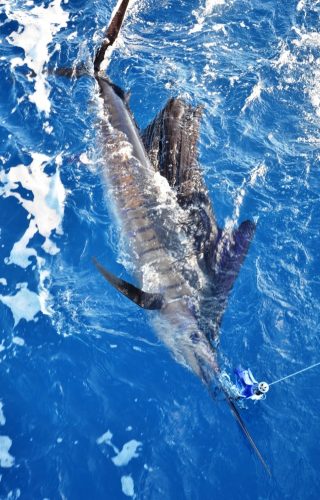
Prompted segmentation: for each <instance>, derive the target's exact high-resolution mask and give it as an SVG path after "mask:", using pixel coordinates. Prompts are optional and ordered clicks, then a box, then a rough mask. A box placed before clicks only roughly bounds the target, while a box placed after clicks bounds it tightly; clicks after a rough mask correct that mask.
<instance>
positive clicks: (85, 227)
mask: <svg viewBox="0 0 320 500" xmlns="http://www.w3.org/2000/svg"><path fill="white" fill-rule="evenodd" d="M114 8H115V2H111V1H108V2H105V1H102V0H96V1H93V0H86V1H84V0H69V1H66V0H65V1H63V0H47V1H44V0H39V1H33V0H30V1H22V0H21V1H20V0H1V1H0V16H1V43H0V52H1V54H0V64H1V75H2V78H1V85H0V89H1V99H0V120H1V121H0V127H1V129H0V130H1V151H0V161H1V170H0V205H1V208H0V218H1V223H0V262H1V269H0V318H1V322H0V325H1V339H0V370H1V389H0V426H1V428H0V498H8V499H9V498H10V499H17V498H68V499H69V498H70V499H72V498H95V499H100V498H112V499H117V498H119V499H120V498H125V497H126V496H127V497H128V496H129V497H134V498H141V499H142V498H148V499H149V498H150V499H158V498H159V499H160V498H170V499H171V498H172V499H173V498H174V499H180V498H181V499H196V498H199V499H200V498H201V499H209V498H213V497H215V498H226V499H229V498H230V499H236V498H242V499H255V498H258V497H259V498H272V499H280V498H281V499H282V498H294V499H315V498H317V497H318V491H319V486H320V485H319V463H320V462H319V449H318V440H317V436H318V433H319V423H320V421H319V412H318V408H319V395H318V393H317V391H316V390H314V387H317V380H318V375H319V372H317V368H315V369H314V370H313V371H309V372H307V373H305V374H304V375H301V376H299V377H297V378H292V379H290V381H288V382H283V383H281V384H279V385H276V386H275V387H274V388H273V389H272V392H271V391H270V393H269V394H268V399H267V400H265V401H263V402H262V403H261V402H260V403H259V404H256V405H247V409H246V410H243V413H244V418H245V420H246V422H247V423H248V425H249V426H250V431H251V432H252V434H253V435H254V436H255V437H256V438H257V437H258V441H259V448H260V449H261V451H262V452H263V455H264V456H265V457H267V458H268V463H269V465H270V467H271V469H272V473H273V477H272V479H271V480H270V479H268V478H267V477H266V476H265V474H264V472H263V470H262V469H261V468H260V466H259V464H258V463H257V462H256V461H255V460H254V459H253V457H252V456H251V451H250V449H249V447H247V445H246V444H245V441H244V439H243V437H242V435H241V433H240V431H239V429H238V428H237V427H236V426H235V425H234V423H233V421H232V417H231V416H230V414H229V411H228V408H226V406H225V405H224V404H223V403H222V402H220V398H219V397H218V398H217V402H216V404H215V403H212V401H210V399H209V398H208V396H207V394H206V392H205V390H203V387H202V385H201V384H200V382H199V381H198V380H197V379H196V378H195V377H193V376H192V374H191V373H190V372H189V371H187V370H185V369H184V368H183V367H182V366H181V365H179V364H177V363H175V361H174V359H172V358H171V357H170V354H169V353H168V351H167V349H166V348H165V347H164V346H163V345H162V344H160V343H159V342H158V340H157V338H156V336H155V335H154V333H153V331H152V330H151V328H150V325H149V323H148V319H147V315H145V314H144V312H143V311H140V310H137V309H136V307H135V306H134V305H133V304H131V303H128V302H127V301H126V300H125V298H122V297H119V296H118V295H117V294H116V292H113V291H112V290H110V289H109V288H107V287H106V285H105V283H104V282H103V281H102V280H100V277H99V276H98V275H97V272H96V270H95V268H94V267H93V266H92V262H91V259H92V257H93V256H96V257H98V258H99V259H100V260H103V261H104V262H106V263H108V266H109V269H110V270H111V271H113V272H114V273H115V274H117V275H121V276H122V277H123V278H124V279H127V280H130V274H127V273H128V272H130V271H132V270H133V269H132V262H131V260H130V255H129V254H128V248H127V245H126V241H123V240H121V238H120V239H119V233H118V226H117V222H116V220H115V218H114V213H113V211H112V207H110V203H106V199H105V187H104V185H103V182H102V178H101V175H100V173H101V165H102V160H103V158H102V149H101V144H100V143H99V140H98V139H99V137H98V135H99V134H98V130H97V124H98V123H99V113H100V111H101V105H100V102H99V99H98V93H97V88H96V86H95V83H94V79H93V78H92V74H91V76H90V74H89V75H87V76H83V77H82V78H76V79H68V78H61V77H58V76H57V70H58V69H60V68H70V67H73V68H76V67H77V66H81V65H84V66H85V67H86V68H88V69H89V73H90V71H91V72H92V64H93V55H94V53H95V50H96V49H97V47H98V46H99V44H100V43H101V40H102V37H103V33H104V32H105V29H106V26H107V25H108V22H109V20H110V17H111V14H112V12H114ZM319 13H320V3H319V2H318V1H314V0H299V1H298V0H295V1H291V0H290V1H289V0H285V1H283V2H276V1H275V0H270V1H268V2H260V1H258V0H253V1H249V0H207V1H205V0H197V1H195V0H191V1H184V0H179V1H176V0H164V1H163V2H156V1H154V0H136V1H135V2H133V3H132V5H131V6H130V10H129V12H128V15H127V17H126V20H125V23H124V25H123V27H122V30H121V32H120V35H119V38H118V40H117V42H116V44H115V46H113V50H112V53H110V54H109V55H108V61H107V67H108V76H109V77H110V78H111V80H112V81H113V82H114V83H115V84H117V85H119V86H120V87H121V88H122V89H124V90H125V91H127V92H129V91H130V92H131V97H130V107H131V109H132V111H133V114H134V116H135V120H136V122H137V124H138V126H139V127H140V129H141V130H143V129H144V128H145V127H146V126H147V125H148V124H149V123H150V122H151V121H152V120H153V118H154V117H155V115H156V114H157V113H159V111H160V110H161V109H163V107H164V105H165V104H166V102H167V100H168V99H170V98H171V97H173V96H174V97H177V96H179V97H181V98H183V99H185V100H186V101H187V102H188V103H189V104H191V105H193V106H203V112H202V120H201V128H200V140H199V161H200V164H201V167H202V169H203V172H204V177H205V182H206V186H207V188H208V190H209V194H210V198H211V200H212V202H213V205H214V210H215V215H216V218H217V221H218V225H219V226H220V227H227V228H229V230H230V231H232V229H234V228H235V227H237V226H238V225H239V223H240V222H241V221H242V220H245V219H247V218H254V220H255V221H256V223H257V230H256V234H255V238H254V242H253V244H252V246H251V248H250V252H249V254H248V257H247V259H246V261H245V263H244V265H243V267H242V269H241V272H240V274H239V277H238V279H237V282H236V284H235V286H234V288H233V291H232V294H231V297H230V300H229V303H228V308H227V310H226V313H225V315H224V318H223V322H222V325H221V333H220V345H219V359H220V365H221V366H222V368H223V369H224V370H225V371H226V372H228V373H232V370H233V367H235V366H236V365H237V364H239V363H241V364H242V365H244V366H250V367H251V368H252V370H253V372H254V374H255V376H256V377H258V378H261V379H265V380H267V381H269V382H271V381H273V380H276V379H278V378H280V377H282V376H284V375H286V374H288V373H291V372H294V371H297V370H299V369H300V368H303V367H305V366H307V365H309V364H312V363H315V362H317V361H318V360H319V357H318V356H319V335H318V328H319V327H318V325H319V258H320V254H319V230H320V224H319V208H320V207H319V204H320V203H319V188H320V186H319V159H320V158H319V141H320V139H319V137H320V136H319V124H320V121H319V120H320V100H319V95H320V94H319V92H320V88H319V81H320V79H319V74H320V55H319V47H320V33H319Z"/></svg>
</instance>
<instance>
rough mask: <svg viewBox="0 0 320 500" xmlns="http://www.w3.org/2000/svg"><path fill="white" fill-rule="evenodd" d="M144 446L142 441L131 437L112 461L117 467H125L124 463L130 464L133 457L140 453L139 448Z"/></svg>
mask: <svg viewBox="0 0 320 500" xmlns="http://www.w3.org/2000/svg"><path fill="white" fill-rule="evenodd" d="M141 446H142V443H141V442H140V441H136V440H135V439H131V441H128V442H127V443H125V444H124V445H123V447H122V450H120V451H119V452H118V454H117V455H116V456H115V457H113V458H112V462H113V463H114V465H116V466H117V467H123V466H124V465H128V463H129V462H130V461H131V460H132V459H133V458H137V457H138V456H139V454H138V453H137V450H138V449H139V448H140V447H141Z"/></svg>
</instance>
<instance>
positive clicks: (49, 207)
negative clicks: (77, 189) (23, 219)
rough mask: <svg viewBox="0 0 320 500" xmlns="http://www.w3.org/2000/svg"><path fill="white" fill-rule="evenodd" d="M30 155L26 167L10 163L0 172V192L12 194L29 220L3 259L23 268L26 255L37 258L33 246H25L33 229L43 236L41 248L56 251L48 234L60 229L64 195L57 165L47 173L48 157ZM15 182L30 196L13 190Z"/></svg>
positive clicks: (32, 235)
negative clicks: (43, 240) (54, 170)
mask: <svg viewBox="0 0 320 500" xmlns="http://www.w3.org/2000/svg"><path fill="white" fill-rule="evenodd" d="M31 156H32V159H33V161H32V163H31V164H30V165H29V166H28V167H26V166H25V165H18V166H16V167H12V168H11V169H10V170H9V172H8V173H5V172H0V181H1V182H2V184H3V188H2V189H0V194H3V196H4V197H9V196H12V197H14V198H16V199H17V200H18V201H19V203H20V204H21V205H22V206H23V208H24V209H25V210H26V211H27V213H28V219H29V220H30V222H29V226H28V227H27V229H26V231H25V233H24V234H23V235H22V237H21V239H20V240H19V241H17V242H16V243H15V244H14V246H13V248H12V250H11V253H10V257H9V258H8V260H7V264H16V265H18V266H20V267H23V268H26V267H28V265H29V264H30V257H32V256H35V257H36V258H37V253H36V251H35V249H33V248H30V247H29V246H28V245H29V243H30V241H31V240H32V238H33V237H34V236H35V234H37V233H39V234H40V235H41V236H43V237H44V238H45V242H44V243H43V245H42V248H43V249H44V251H45V252H47V253H49V254H51V255H54V254H56V253H57V252H58V251H59V250H58V248H57V246H56V245H55V243H54V242H53V241H52V240H51V239H50V236H51V235H52V233H53V232H54V231H55V232H56V233H57V234H61V233H62V229H61V225H62V219H63V215H64V202H65V198H66V192H65V189H64V186H63V184H62V182H61V179H60V171H59V168H58V167H57V169H56V172H55V174H53V175H51V176H49V175H48V174H47V173H46V172H45V167H46V165H47V162H48V161H49V159H50V158H49V157H48V156H46V155H43V154H39V153H32V155H31ZM19 185H21V186H22V187H23V188H24V189H25V190H27V191H29V192H31V193H32V197H24V196H22V195H21V194H20V193H19V192H18V191H17V189H18V187H19ZM38 261H39V258H38ZM39 262H40V261H39Z"/></svg>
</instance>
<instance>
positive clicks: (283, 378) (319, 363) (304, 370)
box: [269, 361, 320, 386]
mask: <svg viewBox="0 0 320 500" xmlns="http://www.w3.org/2000/svg"><path fill="white" fill-rule="evenodd" d="M319 365H320V361H319V362H318V363H315V364H314V365H310V366H307V368H303V369H302V370H299V371H297V372H294V373H291V374H290V375H287V376H286V377H282V378H279V380H275V381H274V382H271V384H269V386H270V385H274V384H277V383H278V382H282V380H286V379H288V378H290V377H294V376H295V375H298V374H299V373H302V372H306V371H307V370H311V368H315V367H316V366H319Z"/></svg>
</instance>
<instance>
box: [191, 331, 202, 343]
mask: <svg viewBox="0 0 320 500" xmlns="http://www.w3.org/2000/svg"><path fill="white" fill-rule="evenodd" d="M190 339H191V340H192V342H193V343H194V344H197V343H198V342H199V340H200V335H199V333H198V332H193V333H191V335H190Z"/></svg>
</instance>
